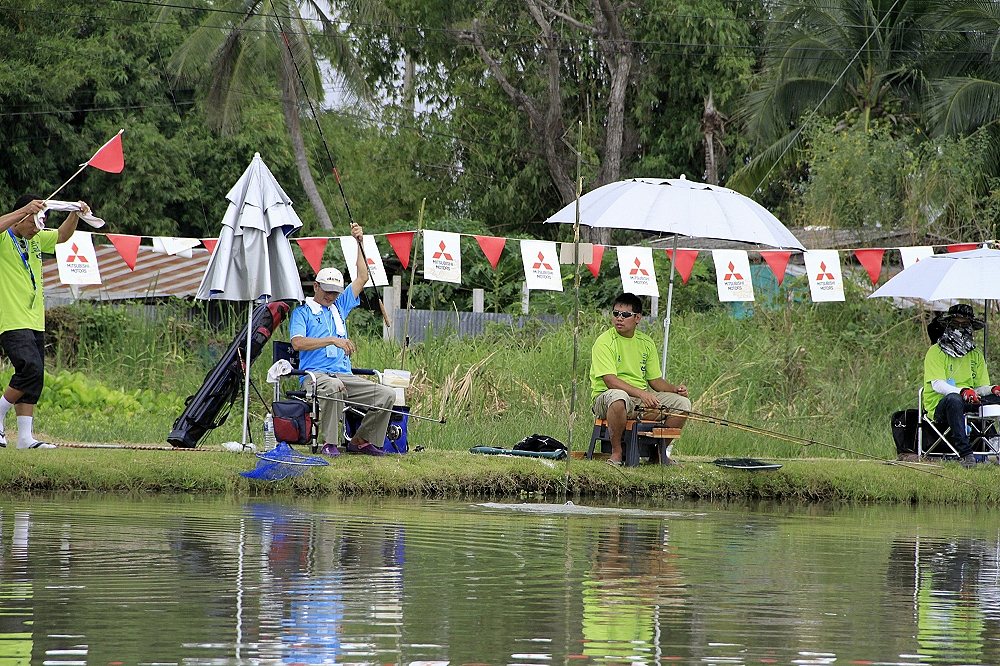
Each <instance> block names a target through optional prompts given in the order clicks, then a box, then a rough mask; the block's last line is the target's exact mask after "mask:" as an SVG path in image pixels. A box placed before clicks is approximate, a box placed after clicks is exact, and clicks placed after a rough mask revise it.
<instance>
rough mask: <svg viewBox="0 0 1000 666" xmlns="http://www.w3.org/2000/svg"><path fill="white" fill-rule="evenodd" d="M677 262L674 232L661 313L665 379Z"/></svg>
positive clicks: (661, 367) (661, 370)
mask: <svg viewBox="0 0 1000 666" xmlns="http://www.w3.org/2000/svg"><path fill="white" fill-rule="evenodd" d="M676 264H677V234H674V249H673V253H672V254H671V255H670V282H669V284H667V309H666V312H664V313H663V358H662V359H661V360H660V375H662V376H663V380H664V381H666V379H667V347H668V346H669V345H670V309H671V307H672V306H673V304H674V265H676Z"/></svg>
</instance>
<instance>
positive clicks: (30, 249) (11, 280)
mask: <svg viewBox="0 0 1000 666" xmlns="http://www.w3.org/2000/svg"><path fill="white" fill-rule="evenodd" d="M58 240H59V232H58V231H56V230H55V229H43V230H41V231H39V232H38V233H37V234H36V235H35V237H34V238H32V239H31V240H28V241H26V240H24V239H23V238H20V237H17V236H15V235H14V234H13V232H10V231H5V232H3V233H2V234H0V333H6V332H7V331H15V330H19V329H25V328H27V329H31V330H33V331H44V330H45V302H44V300H45V299H44V296H43V290H44V287H43V285H42V252H46V253H48V254H52V253H53V252H55V251H56V241H58ZM26 262H27V263H26ZM32 275H34V284H32Z"/></svg>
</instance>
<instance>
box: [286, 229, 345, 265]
mask: <svg viewBox="0 0 1000 666" xmlns="http://www.w3.org/2000/svg"><path fill="white" fill-rule="evenodd" d="M348 238H350V236H348ZM329 240H330V239H329V238H296V239H295V242H296V243H298V245H299V249H300V250H302V256H303V257H305V258H306V261H307V262H309V268H311V269H313V273H319V272H320V270H321V269H322V268H323V253H324V252H326V244H327V242H329Z"/></svg>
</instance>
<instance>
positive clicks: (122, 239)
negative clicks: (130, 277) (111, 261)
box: [108, 234, 142, 271]
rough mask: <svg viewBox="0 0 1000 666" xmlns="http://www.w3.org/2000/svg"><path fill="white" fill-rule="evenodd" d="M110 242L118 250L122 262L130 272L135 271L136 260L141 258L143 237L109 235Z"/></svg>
mask: <svg viewBox="0 0 1000 666" xmlns="http://www.w3.org/2000/svg"><path fill="white" fill-rule="evenodd" d="M108 240H109V241H111V244H112V245H114V246H115V249H116V250H118V254H120V255H121V258H122V261H124V262H125V265H126V266H128V269H129V270H130V271H134V270H135V260H136V257H138V256H139V242H140V241H141V240H142V236H126V235H123V234H108Z"/></svg>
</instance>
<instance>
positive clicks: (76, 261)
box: [56, 231, 101, 284]
mask: <svg viewBox="0 0 1000 666" xmlns="http://www.w3.org/2000/svg"><path fill="white" fill-rule="evenodd" d="M56 263H57V264H58V266H59V281H60V282H62V283H63V284H101V269H100V267H99V266H98V265H97V253H96V252H95V251H94V240H93V238H92V237H91V234H90V232H89V231H76V232H74V233H73V235H72V236H70V238H69V240H68V241H66V242H65V243H59V244H58V245H56Z"/></svg>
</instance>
